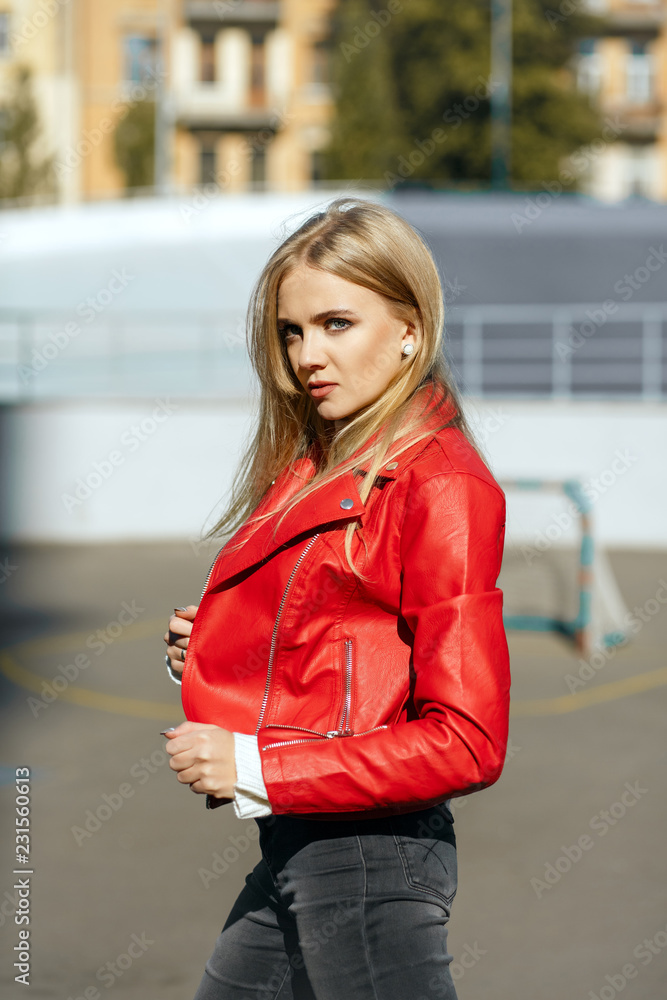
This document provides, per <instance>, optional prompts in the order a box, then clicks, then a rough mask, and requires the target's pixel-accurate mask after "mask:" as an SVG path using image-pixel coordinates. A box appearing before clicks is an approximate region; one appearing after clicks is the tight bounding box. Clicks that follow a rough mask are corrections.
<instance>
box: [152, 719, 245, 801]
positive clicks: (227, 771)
mask: <svg viewBox="0 0 667 1000" xmlns="http://www.w3.org/2000/svg"><path fill="white" fill-rule="evenodd" d="M165 735H166V736H167V737H168V739H169V742H168V743H167V753H168V754H170V755H171V760H170V761H169V767H170V768H171V769H172V770H173V771H177V772H178V773H177V777H178V780H179V781H181V782H182V783H183V784H185V785H190V788H191V789H192V791H193V792H197V793H198V794H200V795H213V796H214V797H215V798H216V799H233V798H234V785H235V784H236V763H235V761H234V733H232V732H230V730H229V729H221V728H220V727H219V726H209V725H206V724H204V723H203V722H182V723H181V724H180V726H176V728H175V729H169V730H167V732H166V733H165Z"/></svg>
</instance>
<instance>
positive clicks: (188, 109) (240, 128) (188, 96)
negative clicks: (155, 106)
mask: <svg viewBox="0 0 667 1000" xmlns="http://www.w3.org/2000/svg"><path fill="white" fill-rule="evenodd" d="M170 111H171V117H172V120H173V121H175V122H178V124H180V125H183V126H185V127H186V128H190V129H213V130H218V129H219V130H223V131H225V132H248V131H254V130H257V129H262V128H272V129H275V128H276V127H277V124H278V122H277V120H276V117H277V116H276V110H275V108H271V107H268V106H263V107H261V106H260V107H256V106H250V107H248V106H244V105H241V104H239V102H238V101H235V100H234V101H232V100H230V99H229V96H228V95H227V93H226V92H225V90H224V88H223V87H220V86H216V84H199V85H198V86H195V87H192V88H190V89H189V90H182V91H180V92H179V93H177V94H174V95H173V96H172V100H171V105H170Z"/></svg>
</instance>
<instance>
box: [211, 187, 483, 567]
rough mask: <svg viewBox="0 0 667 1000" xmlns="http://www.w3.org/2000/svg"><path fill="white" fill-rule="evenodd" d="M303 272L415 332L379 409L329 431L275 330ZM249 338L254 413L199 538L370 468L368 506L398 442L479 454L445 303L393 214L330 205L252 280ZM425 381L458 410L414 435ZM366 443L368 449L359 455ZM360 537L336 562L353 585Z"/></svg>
mask: <svg viewBox="0 0 667 1000" xmlns="http://www.w3.org/2000/svg"><path fill="white" fill-rule="evenodd" d="M303 264H305V265H307V266H308V267H312V268H317V269H319V270H322V271H326V272H328V273H329V274H334V275H337V276H338V277H340V278H343V279H345V280H346V281H351V282H353V283H354V284H357V285H361V286H363V287H364V288H369V289H371V290H372V291H374V292H377V293H378V294H380V295H382V296H384V297H385V299H388V300H389V301H390V303H391V308H392V311H393V312H394V313H395V315H396V316H397V317H398V318H400V319H405V320H406V321H410V322H412V323H413V324H414V328H415V333H416V340H415V350H414V353H413V354H411V355H409V356H406V357H404V358H403V359H402V361H401V366H400V368H399V370H398V372H397V373H396V374H395V375H394V376H393V377H392V379H391V381H390V382H389V384H388V385H387V387H386V389H385V390H384V392H383V393H382V394H381V395H380V396H379V397H378V399H376V400H375V401H374V402H372V403H370V404H369V405H368V406H365V407H363V408H362V409H361V410H360V411H358V412H357V413H356V414H355V415H354V417H353V418H352V419H350V420H348V422H347V423H346V424H345V425H344V426H343V427H342V428H341V429H340V430H338V431H335V430H334V425H333V421H327V420H324V419H323V418H322V417H320V415H319V413H318V412H317V408H316V406H315V404H314V402H313V400H312V399H311V398H310V396H309V395H308V393H307V392H306V391H305V390H304V389H303V387H302V386H301V384H300V383H299V382H298V380H297V378H296V375H295V374H294V371H293V369H292V366H291V364H290V361H289V358H288V355H287V350H286V346H285V340H284V338H283V337H281V336H280V334H279V331H278V322H277V319H278V315H277V308H278V305H277V304H278V289H279V287H280V284H281V282H282V281H283V279H284V278H285V277H286V276H287V274H289V273H291V272H292V271H293V270H294V269H295V268H297V267H299V266H300V265H303ZM247 328H248V349H249V354H250V360H251V363H252V365H253V368H254V370H255V372H256V373H257V376H258V378H259V382H260V401H259V410H258V413H257V415H256V422H255V429H254V432H253V436H252V439H251V441H250V443H249V445H248V446H247V447H246V450H245V452H244V454H243V456H242V459H241V462H240V464H239V467H238V469H237V472H236V475H235V478H234V481H233V484H232V490H231V501H230V503H229V505H228V507H227V510H226V512H225V514H224V515H223V517H222V518H221V519H220V520H219V521H218V522H217V524H215V525H214V527H213V528H212V529H211V530H210V531H209V532H208V533H207V535H206V537H207V538H211V537H214V536H217V535H221V534H226V533H227V532H233V531H235V530H236V529H237V528H238V527H239V526H240V525H241V524H243V523H244V522H245V521H246V520H248V523H252V522H253V521H257V523H258V524H259V523H261V521H262V520H264V519H265V518H267V517H272V516H274V515H275V514H277V513H280V512H282V513H281V519H282V517H283V516H284V515H285V514H286V513H287V511H288V510H290V509H291V508H292V507H293V506H294V505H295V504H296V503H298V502H300V501H301V500H303V499H304V498H305V497H307V496H309V495H310V494H311V493H314V492H315V490H316V489H318V488H319V487H320V486H321V485H322V483H323V482H324V481H325V480H326V481H328V482H329V481H331V480H332V479H335V478H337V477H338V476H341V475H343V474H344V473H346V472H348V471H350V469H351V468H353V466H354V465H358V464H362V463H363V462H366V461H368V460H370V463H371V464H370V466H369V469H368V472H367V474H366V476H365V477H364V480H363V482H362V483H361V484H360V488H359V490H358V492H359V496H360V498H361V500H362V502H363V503H365V502H366V500H367V499H368V496H369V493H370V491H371V488H372V486H373V481H374V479H375V477H376V475H377V473H378V471H379V469H380V468H381V466H382V465H383V464H384V463H385V461H386V459H387V453H388V450H389V448H390V446H391V445H392V444H393V443H394V442H395V441H398V439H399V438H400V444H399V445H397V447H395V448H393V449H392V451H391V457H392V458H393V457H396V456H397V455H399V454H400V453H401V452H402V451H403V450H405V448H407V447H409V446H410V445H412V444H414V443H415V442H416V441H418V440H420V439H421V438H424V437H427V436H430V435H433V434H434V433H436V431H437V430H439V429H441V428H442V427H447V426H453V427H458V428H459V430H460V431H461V432H462V433H463V434H464V436H465V437H466V438H467V439H468V441H469V442H470V444H471V445H472V447H473V449H474V450H475V451H477V452H478V453H480V452H479V447H478V445H477V443H476V442H475V439H474V435H473V434H472V431H471V429H470V427H469V426H468V424H467V422H466V419H465V417H464V415H463V413H462V411H461V405H460V397H459V393H458V390H457V388H456V383H455V381H454V377H453V375H452V373H451V370H450V368H449V365H448V364H447V362H446V360H445V357H444V355H443V352H442V346H443V344H442V342H443V328H444V303H443V296H442V286H441V284H440V277H439V275H438V270H437V267H436V265H435V262H434V260H433V257H432V256H431V253H430V250H429V249H428V247H427V245H426V243H425V242H424V240H423V239H422V238H421V236H420V235H419V234H418V233H417V232H416V231H415V230H414V229H413V228H412V226H410V225H409V224H408V223H407V222H406V221H405V220H404V219H402V218H401V217H400V216H399V215H397V214H396V213H395V212H393V211H392V210H391V209H389V208H386V207H385V206H383V205H379V204H375V203H373V202H369V201H365V200H362V199H358V198H338V199H336V200H335V201H332V202H331V203H330V204H329V205H328V206H327V207H326V208H325V209H324V210H323V211H321V212H318V213H316V214H315V215H312V216H311V217H310V218H309V219H307V220H306V221H305V222H304V223H303V224H302V225H301V226H300V227H299V228H298V229H297V230H296V231H295V232H294V233H292V234H291V235H290V236H289V237H288V238H287V239H286V240H284V242H283V243H282V244H281V245H280V246H279V247H278V248H277V250H275V251H274V253H273V254H272V255H271V257H270V258H269V260H268V262H267V264H266V266H265V267H264V270H263V271H262V273H261V275H260V276H259V279H258V281H257V283H256V285H255V288H254V290H253V292H252V295H251V299H250V303H249V307H248V320H247ZM428 383H431V384H432V388H434V389H437V388H438V387H440V388H441V389H442V390H444V392H443V402H444V403H447V404H448V405H451V403H453V404H454V408H455V412H454V415H453V416H452V415H451V410H449V411H448V413H447V414H445V413H444V410H443V420H442V422H441V423H440V425H439V426H435V427H434V426H433V421H432V420H431V421H430V422H429V428H428V429H427V430H423V426H424V420H423V419H420V418H421V413H422V412H423V410H422V411H420V412H419V413H416V414H415V413H414V412H413V413H412V416H408V410H409V409H410V403H411V401H412V400H413V397H414V396H415V393H416V392H417V390H418V389H420V388H421V387H422V386H426V385H427V384H428ZM413 411H414V408H413ZM380 431H383V433H378V432H380ZM371 437H374V441H373V443H371V444H370V445H369V447H368V448H367V449H366V450H364V451H363V452H361V453H358V452H359V449H360V448H361V447H362V446H363V445H364V444H366V442H368V441H369V439H370V438H371ZM318 446H319V447H318ZM317 453H319V457H320V462H319V465H318V466H317V468H316V472H315V475H314V476H312V477H311V478H310V479H308V480H306V484H305V485H304V486H303V487H301V488H300V489H299V490H298V492H297V493H296V494H293V495H292V496H291V497H290V499H289V501H288V503H287V504H284V505H283V506H282V507H278V508H275V509H272V510H270V511H267V512H264V513H262V514H261V515H257V516H256V517H255V518H253V517H252V516H251V515H252V514H253V512H254V511H255V510H256V508H257V506H258V504H259V503H260V501H261V500H262V498H263V497H264V496H265V494H266V492H267V490H268V489H269V487H270V486H271V484H272V482H273V480H274V479H276V477H277V476H278V475H279V474H280V473H281V472H283V471H284V470H285V469H286V468H288V467H291V466H292V465H293V463H294V462H296V461H298V460H299V459H301V458H303V457H305V456H307V455H311V456H313V455H314V454H317ZM352 455H354V458H351V456H352ZM279 523H280V521H278V522H277V523H276V528H277V526H278V524H279ZM359 527H360V525H359V522H358V521H352V522H351V523H350V524H348V525H347V527H346V529H345V530H346V537H345V555H346V559H347V562H348V565H349V566H350V569H351V570H352V572H353V573H355V574H356V575H357V576H359V577H362V574H361V573H359V572H358V570H357V569H356V568H355V567H354V565H353V563H352V555H351V544H352V536H353V533H354V531H355V530H357V529H358V528H359Z"/></svg>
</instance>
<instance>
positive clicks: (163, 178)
mask: <svg viewBox="0 0 667 1000" xmlns="http://www.w3.org/2000/svg"><path fill="white" fill-rule="evenodd" d="M156 39H157V47H156V49H157V51H156V58H155V75H156V80H155V144H154V164H153V185H154V187H155V193H156V194H158V195H161V194H166V193H167V192H166V188H167V121H166V108H165V90H166V87H165V73H166V69H165V67H166V65H167V60H166V47H167V10H166V4H165V0H159V5H158V16H157V30H156Z"/></svg>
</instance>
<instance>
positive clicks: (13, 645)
mask: <svg viewBox="0 0 667 1000" xmlns="http://www.w3.org/2000/svg"><path fill="white" fill-rule="evenodd" d="M0 555H1V556H2V558H4V557H5V556H7V560H8V561H7V562H4V563H2V567H3V568H2V573H1V574H0V576H1V579H2V584H1V586H0V599H1V600H2V602H3V616H2V617H3V623H4V625H5V634H4V639H3V642H2V646H3V647H4V650H3V653H2V659H1V660H0V693H1V695H2V705H1V708H0V711H1V712H2V717H1V720H0V721H1V727H2V728H1V730H0V731H1V733H2V753H1V755H0V764H2V765H3V768H2V777H3V786H2V788H1V789H0V794H1V796H2V804H3V811H2V818H1V822H2V831H1V832H0V948H1V950H0V963H1V965H0V988H1V990H2V996H3V997H7V998H8V1000H14V998H19V997H26V996H28V997H30V998H31V1000H46V998H51V997H54V998H62V1000H67V998H70V997H71V998H72V1000H75V998H80V997H83V998H86V1000H93V998H95V1000H96V998H98V997H106V996H109V997H110V998H113V997H118V998H123V1000H191V997H192V996H193V994H194V991H195V989H196V986H197V984H198V982H199V979H200V975H201V971H202V968H203V964H204V962H205V960H206V958H207V957H208V954H209V952H210V950H211V948H212V945H213V942H214V940H215V937H216V936H217V934H218V931H219V929H220V927H221V926H222V923H223V922H224V919H225V917H226V915H227V913H228V911H229V908H230V906H231V903H232V902H233V900H234V899H235V897H236V895H237V893H238V892H239V890H240V888H241V887H242V885H243V882H244V878H245V875H246V873H247V872H248V871H249V870H250V869H251V867H252V866H253V865H254V864H255V862H256V860H257V859H258V856H259V851H258V846H257V841H256V834H255V831H256V825H255V823H254V821H253V820H246V821H242V820H237V819H236V817H235V815H234V813H233V810H232V808H231V806H228V807H223V808H220V809H217V810H215V811H213V812H207V811H206V810H205V808H204V798H203V797H202V796H196V795H194V794H193V793H192V792H190V790H189V789H188V788H184V787H182V786H180V785H179V784H178V782H177V781H176V778H175V776H174V774H173V773H172V772H171V771H170V770H169V768H168V766H167V763H166V761H167V755H166V753H165V752H164V749H163V747H164V742H165V741H164V739H163V737H161V736H160V735H159V730H161V729H164V728H165V727H166V726H169V725H174V724H176V723H177V722H179V721H180V720H181V719H182V718H183V715H182V710H181V706H180V697H179V689H178V688H177V687H176V685H174V684H173V682H172V681H171V680H170V679H169V678H168V677H167V675H166V670H165V668H164V644H163V643H162V641H161V636H162V634H163V632H164V628H165V623H166V618H167V616H168V614H169V613H170V609H172V608H173V607H174V606H175V605H181V604H187V603H191V602H193V603H196V602H197V599H198V595H199V593H200V592H201V588H202V585H203V580H204V577H205V574H206V570H207V569H208V565H209V563H210V561H211V555H210V552H209V551H208V550H206V551H204V550H202V551H200V552H195V551H194V550H193V548H192V547H191V546H190V545H188V544H187V543H184V544H182V545H178V544H173V543H170V544H165V545H162V546H158V545H143V546H142V545H114V546H87V547H83V546H82V547H76V546H67V547H61V546H42V547H14V548H12V549H10V550H4V551H3V552H2V553H1V554H0ZM611 562H612V565H613V567H614V570H615V572H616V574H617V577H618V580H619V583H620V586H621V590H622V592H623V595H624V597H625V600H626V601H627V603H628V605H629V606H630V607H631V608H632V607H637V608H639V610H640V611H641V612H642V614H643V616H644V618H645V619H646V620H645V621H644V622H643V623H642V628H641V630H640V631H639V632H638V633H637V635H636V636H635V637H634V639H633V641H632V642H631V643H629V644H628V645H627V646H626V647H625V648H622V649H618V650H617V651H616V652H614V653H612V654H610V655H609V657H608V659H607V660H606V661H605V662H604V663H602V664H601V665H599V666H598V669H597V670H596V671H595V672H594V676H593V677H592V678H591V679H589V680H587V681H586V682H585V684H583V685H582V686H581V687H579V686H578V687H577V690H576V691H575V693H574V694H571V693H570V691H569V690H568V685H567V682H566V677H567V675H568V674H569V675H572V676H574V675H577V674H578V672H579V671H580V670H581V669H582V664H581V663H580V661H579V659H578V657H577V656H576V654H575V653H574V651H572V650H571V649H570V648H569V647H568V645H567V644H566V643H565V641H564V640H562V639H559V638H557V637H555V636H546V635H537V634H529V633H510V636H509V639H510V651H511V660H512V671H513V690H512V694H513V714H512V721H511V730H510V732H511V742H510V745H509V752H508V760H507V763H506V767H505V771H504V773H503V776H502V777H501V779H500V781H499V782H498V783H497V784H496V785H494V786H493V787H492V788H489V789H486V790H484V791H482V792H479V793H477V794H474V795H472V796H470V797H469V798H467V799H460V800H458V801H455V802H454V805H455V810H454V815H455V822H456V831H457V836H458V848H459V891H458V894H457V897H456V899H455V901H454V906H453V912H452V920H451V923H450V937H449V944H450V950H451V952H452V954H453V955H454V958H455V964H454V966H453V970H454V975H455V978H456V982H457V988H458V992H459V1000H564V998H566V1000H578V998H581V1000H592V998H595V997H597V998H599V1000H613V997H615V996H616V995H618V994H621V993H622V995H623V1000H660V998H663V997H665V995H666V994H667V987H666V985H665V984H666V983H667V905H666V904H667V900H666V891H665V860H664V855H665V828H666V824H667V797H666V796H665V781H664V775H665V764H666V763H667V746H666V741H665V735H666V733H667V726H666V724H665V719H666V717H667V665H666V664H665V655H664V650H665V648H666V647H667V605H665V607H664V608H663V605H662V604H660V606H659V609H658V610H657V611H655V612H652V613H650V612H649V611H647V610H646V609H647V608H648V609H653V608H654V607H655V606H656V602H655V600H653V603H648V604H647V602H651V599H654V598H655V595H656V593H657V592H658V591H659V589H660V587H661V583H660V581H661V580H663V581H664V580H665V579H667V558H666V557H665V554H664V553H633V552H612V553H611ZM501 582H502V581H501ZM589 672H590V671H589ZM45 681H47V682H48V683H49V687H48V688H45V687H44V682H45ZM17 767H28V768H29V769H30V772H31V775H30V789H31V809H30V822H31V837H32V839H31V843H30V851H31V853H30V867H29V869H28V868H26V866H25V865H24V866H23V867H24V869H25V870H29V871H32V872H33V874H32V875H30V876H26V875H24V876H14V875H13V874H12V872H13V870H14V796H15V783H14V774H15V769H16V768H17ZM17 878H22V879H23V881H24V882H26V881H27V883H28V885H29V888H30V895H29V897H28V902H29V906H30V911H29V916H30V925H29V927H30V931H31V934H30V950H31V953H32V960H31V978H30V988H29V990H26V989H25V987H23V986H21V985H20V984H16V983H14V979H13V977H14V970H13V968H12V963H13V962H14V961H15V958H14V955H15V954H16V952H14V951H13V947H14V945H16V944H18V941H19V936H18V935H19V929H20V928H21V925H16V924H15V923H14V914H13V910H14V906H15V905H16V904H17V903H18V905H19V906H21V907H24V909H25V905H26V904H24V903H23V902H21V901H20V899H18V897H16V895H15V890H13V888H12V887H13V885H14V884H15V880H16V879H17ZM21 912H24V910H22V911H21ZM23 926H25V925H23ZM260 998H261V1000H269V998H268V994H267V993H266V992H264V993H262V992H258V993H257V1000H260ZM436 998H437V994H434V1000H436ZM341 1000H344V998H341ZM406 1000H418V998H406Z"/></svg>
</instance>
